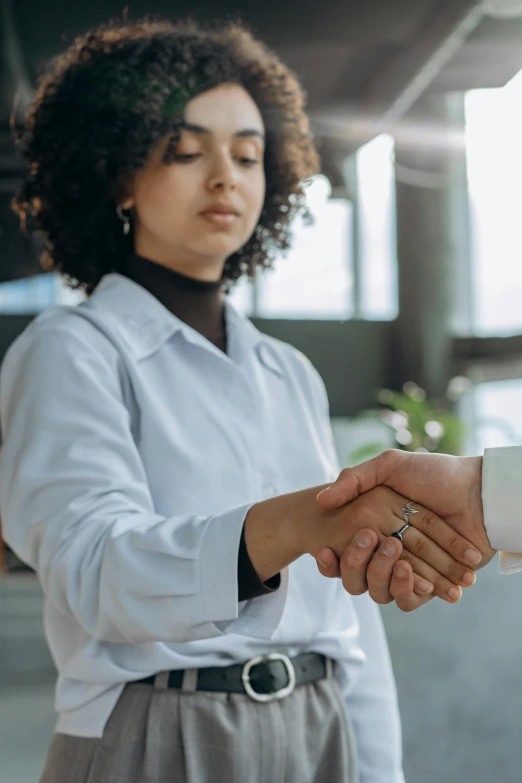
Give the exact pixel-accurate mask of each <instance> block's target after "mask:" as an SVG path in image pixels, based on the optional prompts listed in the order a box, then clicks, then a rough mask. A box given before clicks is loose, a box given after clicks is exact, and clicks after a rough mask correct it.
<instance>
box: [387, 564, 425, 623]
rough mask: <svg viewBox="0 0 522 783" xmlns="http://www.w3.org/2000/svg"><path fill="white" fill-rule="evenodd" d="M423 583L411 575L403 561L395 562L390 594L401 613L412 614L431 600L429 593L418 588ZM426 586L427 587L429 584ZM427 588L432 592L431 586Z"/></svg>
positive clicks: (410, 570) (414, 575)
mask: <svg viewBox="0 0 522 783" xmlns="http://www.w3.org/2000/svg"><path fill="white" fill-rule="evenodd" d="M423 581H424V580H422V579H421V578H420V577H419V576H417V574H414V573H413V570H412V567H411V565H410V564H409V563H407V562H405V561H404V560H398V561H397V563H396V564H395V566H394V568H393V575H392V578H391V582H390V593H391V595H392V598H393V599H394V600H395V602H396V604H397V606H398V607H399V609H401V610H402V611H403V612H413V611H414V610H415V609H418V608H419V607H420V606H423V605H424V604H426V603H428V601H431V599H432V598H433V595H432V594H431V592H426V590H425V589H424V588H421V587H420V584H421V583H422V582H423ZM426 584H428V585H429V583H426ZM429 587H431V591H433V585H429Z"/></svg>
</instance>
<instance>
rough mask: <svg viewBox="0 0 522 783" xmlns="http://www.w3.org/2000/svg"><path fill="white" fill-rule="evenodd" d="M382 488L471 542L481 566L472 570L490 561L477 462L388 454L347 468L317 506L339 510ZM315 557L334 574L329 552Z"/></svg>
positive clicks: (479, 461) (476, 459)
mask: <svg viewBox="0 0 522 783" xmlns="http://www.w3.org/2000/svg"><path fill="white" fill-rule="evenodd" d="M380 484H383V485H385V486H387V487H390V488H391V489H394V490H395V491H396V492H398V493H400V494H402V495H404V496H406V497H407V498H409V499H410V500H411V501H417V502H418V503H422V505H423V506H425V507H427V508H429V509H431V510H432V511H433V512H434V513H435V514H437V515H438V516H440V517H442V518H443V519H444V520H445V521H446V522H447V523H448V524H449V525H451V527H452V528H453V529H454V530H455V531H457V532H458V533H460V535H462V536H464V538H466V539H468V541H470V542H471V543H473V544H474V545H475V546H476V547H477V549H478V550H479V551H480V553H481V560H480V562H479V563H473V564H472V563H470V565H473V567H475V568H482V567H483V566H485V565H486V564H487V563H489V561H490V560H491V558H492V557H493V556H494V554H495V550H494V549H492V548H491V546H490V543H489V540H488V537H487V534H486V530H485V527H484V519H483V511H482V492H481V490H482V458H481V457H451V456H448V455H445V454H417V453H410V452H404V451H398V450H393V449H391V450H389V451H385V452H384V453H383V454H381V455H380V456H379V457H375V458H374V459H372V460H368V461H367V462H364V463H362V464H361V465H357V466H355V467H353V468H345V469H344V470H343V471H341V473H340V475H339V478H338V479H337V481H336V482H335V483H334V484H332V485H331V487H330V488H328V489H327V490H324V491H323V492H320V493H319V494H318V496H317V502H318V504H319V505H320V506H321V508H323V509H333V508H338V507H339V506H342V505H344V504H346V503H349V502H350V501H352V500H353V499H354V498H356V497H358V496H359V495H360V494H362V493H364V492H368V491H369V490H370V489H373V488H374V487H376V486H378V485H380ZM412 521H413V522H414V518H413V520H412ZM314 555H315V556H316V558H317V559H318V561H321V560H322V561H323V562H325V563H328V565H329V567H330V569H329V570H330V571H331V570H332V553H331V552H330V550H319V551H317V552H314ZM323 573H325V575H326V572H325V571H323ZM332 575H338V574H332Z"/></svg>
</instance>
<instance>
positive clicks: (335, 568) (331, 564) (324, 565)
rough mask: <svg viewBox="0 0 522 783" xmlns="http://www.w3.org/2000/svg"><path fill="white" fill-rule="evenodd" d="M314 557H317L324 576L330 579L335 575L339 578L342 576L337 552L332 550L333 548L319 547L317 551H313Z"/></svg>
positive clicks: (318, 566)
mask: <svg viewBox="0 0 522 783" xmlns="http://www.w3.org/2000/svg"><path fill="white" fill-rule="evenodd" d="M313 557H315V559H316V562H317V568H318V569H319V571H320V572H321V574H322V575H323V576H326V577H328V578H330V579H332V578H334V577H337V578H339V577H340V576H341V569H340V568H339V560H338V559H337V556H336V554H335V552H332V550H331V549H324V548H323V549H318V550H317V552H314V553H313Z"/></svg>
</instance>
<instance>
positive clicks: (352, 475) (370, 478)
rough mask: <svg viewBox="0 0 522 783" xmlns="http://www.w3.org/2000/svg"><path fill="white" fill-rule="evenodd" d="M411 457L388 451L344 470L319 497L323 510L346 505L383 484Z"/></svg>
mask: <svg viewBox="0 0 522 783" xmlns="http://www.w3.org/2000/svg"><path fill="white" fill-rule="evenodd" d="M409 456H411V455H409V454H407V453H406V452H404V451H399V449H388V450H387V451H384V452H383V453H382V454H379V456H378V457H374V458H373V459H369V460H367V462H362V463H361V464H360V465H356V466H355V467H353V468H344V470H342V471H341V472H340V474H339V477H338V478H337V479H336V481H335V482H334V483H333V484H331V485H330V486H329V487H326V489H323V490H322V491H321V492H319V494H318V495H317V498H316V500H317V503H318V504H319V505H320V506H321V508H325V509H332V508H339V507H340V506H344V505H346V503H349V502H350V501H352V500H355V498H356V497H358V496H359V495H362V493H363V492H369V490H370V489H373V488H374V487H377V486H378V485H379V484H383V483H384V482H385V481H386V479H387V478H388V476H389V475H390V473H391V472H392V471H393V470H395V469H396V468H397V467H398V465H399V464H400V463H401V462H403V461H404V460H406V459H408V457H409Z"/></svg>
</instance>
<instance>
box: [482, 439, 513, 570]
mask: <svg viewBox="0 0 522 783" xmlns="http://www.w3.org/2000/svg"><path fill="white" fill-rule="evenodd" d="M482 505H483V509H484V525H485V528H486V533H487V536H488V538H489V542H490V544H491V546H492V547H493V548H494V549H498V550H500V572H501V573H502V574H512V573H515V572H516V571H522V449H521V448H520V446H505V447H503V448H496V449H486V451H485V452H484V458H483V462H482Z"/></svg>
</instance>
